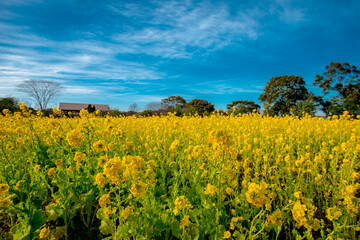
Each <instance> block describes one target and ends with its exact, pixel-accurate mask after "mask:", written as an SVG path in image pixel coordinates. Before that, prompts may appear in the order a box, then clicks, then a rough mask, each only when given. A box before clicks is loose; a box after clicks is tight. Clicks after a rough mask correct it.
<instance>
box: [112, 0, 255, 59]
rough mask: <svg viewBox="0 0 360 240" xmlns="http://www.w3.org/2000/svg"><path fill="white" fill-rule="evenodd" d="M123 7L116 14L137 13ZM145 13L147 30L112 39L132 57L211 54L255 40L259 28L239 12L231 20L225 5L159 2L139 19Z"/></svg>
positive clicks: (133, 7)
mask: <svg viewBox="0 0 360 240" xmlns="http://www.w3.org/2000/svg"><path fill="white" fill-rule="evenodd" d="M122 7H124V8H125V10H117V12H118V13H119V14H122V15H124V16H128V17H134V16H133V14H131V13H138V12H137V11H138V9H139V8H138V7H137V6H136V5H134V4H131V5H124V6H122ZM112 8H114V7H112ZM118 9H119V8H118ZM130 10H131V11H130ZM144 11H145V12H146V15H147V16H148V18H146V19H145V20H142V21H145V22H146V23H147V24H146V26H147V27H144V28H143V29H140V30H133V31H128V32H126V33H120V34H115V35H114V36H113V40H114V41H116V42H119V43H126V45H127V46H130V48H129V49H132V51H133V52H134V53H137V52H146V53H147V54H150V55H154V56H161V57H165V58H188V57H191V56H192V55H193V53H194V51H200V53H201V51H205V52H207V51H214V50H217V49H221V48H223V47H225V46H227V45H229V44H231V43H233V42H234V41H240V40H242V39H256V38H257V36H258V35H257V25H258V24H257V22H256V21H255V20H254V19H253V18H252V17H250V15H248V14H247V13H246V12H242V13H238V14H237V15H235V16H233V15H231V14H230V11H229V8H228V7H227V6H226V5H224V4H220V5H213V4H210V3H208V2H201V3H199V4H195V3H192V2H191V1H185V2H183V1H165V2H163V1H162V2H155V8H148V9H146V8H142V10H141V15H144V13H143V12H144ZM130 12H131V13H130Z"/></svg>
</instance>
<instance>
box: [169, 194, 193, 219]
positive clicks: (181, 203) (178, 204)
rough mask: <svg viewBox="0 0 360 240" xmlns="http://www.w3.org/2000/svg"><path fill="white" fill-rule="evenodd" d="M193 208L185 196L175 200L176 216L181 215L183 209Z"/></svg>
mask: <svg viewBox="0 0 360 240" xmlns="http://www.w3.org/2000/svg"><path fill="white" fill-rule="evenodd" d="M192 207H193V206H192V205H191V204H190V203H189V200H188V199H187V198H186V197H185V196H179V197H177V198H176V199H175V208H174V210H173V211H174V214H175V215H177V214H178V213H179V210H182V209H186V208H188V209H191V208H192Z"/></svg>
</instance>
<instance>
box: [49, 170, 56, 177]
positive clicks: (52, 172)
mask: <svg viewBox="0 0 360 240" xmlns="http://www.w3.org/2000/svg"><path fill="white" fill-rule="evenodd" d="M55 173H56V171H55V168H50V169H49V171H48V176H49V177H52V176H53V175H54V174H55Z"/></svg>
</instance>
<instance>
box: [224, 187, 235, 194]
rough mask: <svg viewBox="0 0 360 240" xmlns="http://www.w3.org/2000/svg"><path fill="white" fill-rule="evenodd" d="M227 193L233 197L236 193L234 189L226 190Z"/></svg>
mask: <svg viewBox="0 0 360 240" xmlns="http://www.w3.org/2000/svg"><path fill="white" fill-rule="evenodd" d="M225 192H226V193H227V194H228V195H232V194H233V193H234V190H233V189H232V188H229V187H228V188H226V189H225Z"/></svg>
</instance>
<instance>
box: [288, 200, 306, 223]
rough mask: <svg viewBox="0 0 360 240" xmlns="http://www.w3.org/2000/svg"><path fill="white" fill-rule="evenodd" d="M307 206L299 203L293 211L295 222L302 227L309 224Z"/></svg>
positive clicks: (296, 203)
mask: <svg viewBox="0 0 360 240" xmlns="http://www.w3.org/2000/svg"><path fill="white" fill-rule="evenodd" d="M306 210H307V209H306V206H305V205H303V204H301V202H299V201H297V202H295V204H294V207H293V209H292V210H291V212H292V215H293V218H294V220H295V221H296V222H297V223H298V224H299V226H302V225H304V224H306V223H307V219H306Z"/></svg>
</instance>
